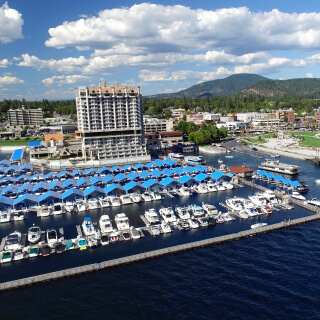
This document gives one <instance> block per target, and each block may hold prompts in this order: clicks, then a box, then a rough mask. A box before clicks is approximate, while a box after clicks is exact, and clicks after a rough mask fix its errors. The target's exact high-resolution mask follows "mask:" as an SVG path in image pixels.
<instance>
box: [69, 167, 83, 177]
mask: <svg viewBox="0 0 320 320" xmlns="http://www.w3.org/2000/svg"><path fill="white" fill-rule="evenodd" d="M84 173H85V172H84V171H83V170H80V169H77V170H74V171H73V172H72V176H73V177H75V176H78V175H80V174H81V175H84Z"/></svg>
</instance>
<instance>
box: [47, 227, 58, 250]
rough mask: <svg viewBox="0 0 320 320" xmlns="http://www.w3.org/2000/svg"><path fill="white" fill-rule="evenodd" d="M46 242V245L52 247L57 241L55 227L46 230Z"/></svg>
mask: <svg viewBox="0 0 320 320" xmlns="http://www.w3.org/2000/svg"><path fill="white" fill-rule="evenodd" d="M46 237H47V243H48V245H49V246H50V247H51V248H53V247H54V245H55V244H56V243H57V242H58V235H57V231H56V230H55V229H48V230H47V231H46Z"/></svg>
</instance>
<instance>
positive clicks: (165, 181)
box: [160, 177, 176, 186]
mask: <svg viewBox="0 0 320 320" xmlns="http://www.w3.org/2000/svg"><path fill="white" fill-rule="evenodd" d="M172 181H176V180H174V179H172V178H170V177H166V178H165V179H163V180H162V181H160V183H161V184H162V185H163V186H167V185H168V184H170V183H171V182H172Z"/></svg>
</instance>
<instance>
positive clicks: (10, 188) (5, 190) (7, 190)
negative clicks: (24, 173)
mask: <svg viewBox="0 0 320 320" xmlns="http://www.w3.org/2000/svg"><path fill="white" fill-rule="evenodd" d="M18 189H19V187H18V186H15V185H9V186H6V187H5V188H3V189H2V190H1V194H2V195H4V196H5V195H6V194H7V193H15V194H17V193H18Z"/></svg>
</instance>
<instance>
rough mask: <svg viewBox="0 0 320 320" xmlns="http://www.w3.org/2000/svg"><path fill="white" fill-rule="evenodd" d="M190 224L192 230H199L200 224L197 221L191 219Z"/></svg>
mask: <svg viewBox="0 0 320 320" xmlns="http://www.w3.org/2000/svg"><path fill="white" fill-rule="evenodd" d="M188 223H189V226H190V228H191V229H196V228H199V222H198V221H197V220H196V219H189V220H188Z"/></svg>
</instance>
